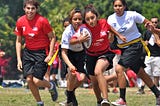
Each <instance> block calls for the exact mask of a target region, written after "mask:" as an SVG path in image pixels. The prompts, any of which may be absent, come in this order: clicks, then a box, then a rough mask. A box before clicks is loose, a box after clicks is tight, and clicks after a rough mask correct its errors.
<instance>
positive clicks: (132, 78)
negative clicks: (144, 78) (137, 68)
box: [126, 69, 137, 87]
mask: <svg viewBox="0 0 160 106" xmlns="http://www.w3.org/2000/svg"><path fill="white" fill-rule="evenodd" d="M126 74H127V77H128V78H127V79H128V83H129V87H137V75H136V74H135V72H134V71H132V70H131V69H128V70H127V71H126Z"/></svg>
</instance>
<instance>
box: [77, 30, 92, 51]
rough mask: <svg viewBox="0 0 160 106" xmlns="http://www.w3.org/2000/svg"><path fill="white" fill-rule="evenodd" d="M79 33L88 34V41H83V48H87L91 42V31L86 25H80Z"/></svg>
mask: <svg viewBox="0 0 160 106" xmlns="http://www.w3.org/2000/svg"><path fill="white" fill-rule="evenodd" d="M79 33H80V34H82V35H83V36H86V35H88V36H89V39H88V41H86V42H83V45H84V46H85V48H87V49H88V48H89V47H90V46H91V43H92V34H91V32H90V31H89V29H87V28H86V27H81V28H80V32H79Z"/></svg>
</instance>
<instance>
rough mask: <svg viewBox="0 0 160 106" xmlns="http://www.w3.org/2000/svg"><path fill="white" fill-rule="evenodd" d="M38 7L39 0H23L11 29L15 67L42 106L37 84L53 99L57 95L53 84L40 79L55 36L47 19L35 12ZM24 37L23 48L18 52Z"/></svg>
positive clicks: (51, 53) (51, 52)
mask: <svg viewBox="0 0 160 106" xmlns="http://www.w3.org/2000/svg"><path fill="white" fill-rule="evenodd" d="M38 8H39V3H38V2H37V1H36V0H25V1H24V6H23V9H24V12H25V15H23V16H21V17H20V18H19V19H18V20H17V22H16V28H15V31H14V32H15V34H16V54H17V69H18V70H19V71H21V72H23V75H24V78H25V79H26V81H27V83H28V86H29V89H30V90H31V92H32V95H33V97H34V99H35V100H36V102H37V106H44V103H43V101H42V100H41V96H40V93H39V87H48V88H49V92H50V94H51V97H52V100H53V101H56V100H57V98H58V93H57V90H56V85H55V83H54V82H53V81H51V82H48V81H46V80H44V79H43V77H44V75H45V73H46V71H47V67H48V65H47V63H48V62H49V61H50V59H51V58H52V56H53V55H54V54H53V48H54V44H55V41H56V36H55V34H54V33H53V30H52V28H51V25H50V24H49V22H48V20H47V19H46V18H45V17H43V16H41V15H40V14H39V13H38V12H37V10H38ZM23 38H24V39H25V48H24V50H23V54H21V49H22V39H23ZM21 58H22V59H21Z"/></svg>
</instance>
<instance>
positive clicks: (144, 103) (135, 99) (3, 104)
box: [0, 88, 155, 106]
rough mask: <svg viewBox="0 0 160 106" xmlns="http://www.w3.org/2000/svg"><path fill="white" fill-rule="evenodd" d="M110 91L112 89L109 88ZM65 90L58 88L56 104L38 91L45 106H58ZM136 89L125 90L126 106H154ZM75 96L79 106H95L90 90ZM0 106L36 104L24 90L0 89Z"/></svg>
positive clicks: (151, 98) (151, 99) (112, 98)
mask: <svg viewBox="0 0 160 106" xmlns="http://www.w3.org/2000/svg"><path fill="white" fill-rule="evenodd" d="M110 90H112V88H110ZM64 91H65V88H58V93H59V97H58V100H57V101H56V102H52V100H51V97H50V94H49V92H48V91H46V90H40V94H41V97H42V100H43V101H44V103H45V106H59V102H61V101H64V100H66V96H65V94H64ZM136 91H137V88H127V97H126V98H127V103H128V106H155V97H154V95H153V94H152V93H151V92H150V91H149V90H148V88H146V89H145V92H146V94H143V95H137V94H136ZM76 96H77V100H78V103H79V106H96V98H95V96H94V94H93V91H92V90H91V89H85V88H78V89H77V90H76ZM118 97H119V93H117V94H113V93H111V92H110V93H109V100H110V101H115V100H116V99H117V98H118ZM0 106H36V102H35V100H34V98H33V96H32V94H31V92H30V90H28V89H25V88H2V89H0Z"/></svg>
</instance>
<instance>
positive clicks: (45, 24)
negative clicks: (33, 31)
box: [43, 18, 52, 34]
mask: <svg viewBox="0 0 160 106" xmlns="http://www.w3.org/2000/svg"><path fill="white" fill-rule="evenodd" d="M43 29H44V30H43V31H44V33H45V34H48V33H49V32H51V31H52V27H51V25H50V24H49V22H48V20H47V19H46V18H44V19H43Z"/></svg>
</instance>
